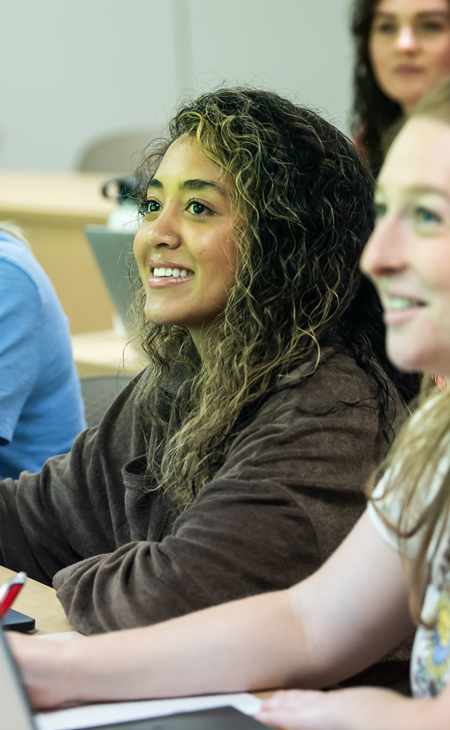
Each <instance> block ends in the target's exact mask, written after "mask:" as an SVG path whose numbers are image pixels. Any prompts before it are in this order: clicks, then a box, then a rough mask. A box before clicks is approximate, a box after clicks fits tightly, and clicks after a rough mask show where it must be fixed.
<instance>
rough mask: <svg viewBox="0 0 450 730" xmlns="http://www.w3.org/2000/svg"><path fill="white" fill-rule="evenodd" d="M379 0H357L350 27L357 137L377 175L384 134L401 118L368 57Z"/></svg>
mask: <svg viewBox="0 0 450 730" xmlns="http://www.w3.org/2000/svg"><path fill="white" fill-rule="evenodd" d="M378 3H379V0H355V2H354V4H353V10H352V20H351V30H352V33H353V37H354V39H355V56H356V58H355V65H354V71H353V119H352V134H353V138H354V140H355V141H356V142H357V144H358V146H359V147H360V149H361V150H362V151H364V154H365V155H366V156H367V160H368V162H369V164H370V166H371V169H372V172H373V174H374V175H375V176H377V175H378V173H379V171H380V168H381V165H382V164H383V159H384V154H385V152H384V150H385V136H386V135H387V134H388V132H389V130H390V129H391V128H392V127H393V126H394V125H396V123H399V122H401V120H402V116H403V115H402V110H401V107H400V104H397V102H396V101H393V100H392V99H390V98H389V97H388V96H386V94H385V93H384V92H383V91H382V90H381V89H380V87H379V86H378V83H377V81H376V80H375V76H374V73H373V69H372V64H371V62H370V57H369V36H370V29H371V26H372V19H373V12H374V10H375V8H376V6H377V5H378Z"/></svg>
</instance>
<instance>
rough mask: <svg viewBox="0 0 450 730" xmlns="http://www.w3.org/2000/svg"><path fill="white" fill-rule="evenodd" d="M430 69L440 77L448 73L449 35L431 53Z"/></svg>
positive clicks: (449, 72) (449, 67) (449, 69)
mask: <svg viewBox="0 0 450 730" xmlns="http://www.w3.org/2000/svg"><path fill="white" fill-rule="evenodd" d="M432 58H433V61H432V70H433V71H434V72H435V74H436V76H437V77H438V78H439V79H440V78H442V77H444V76H448V75H449V74H450V37H449V38H448V39H447V40H446V42H445V43H442V44H441V45H440V46H439V48H436V49H435V50H434V53H433V54H432Z"/></svg>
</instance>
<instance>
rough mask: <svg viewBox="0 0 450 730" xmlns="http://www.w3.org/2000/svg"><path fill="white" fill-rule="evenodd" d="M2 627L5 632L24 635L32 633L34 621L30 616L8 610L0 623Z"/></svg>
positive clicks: (34, 625)
mask: <svg viewBox="0 0 450 730" xmlns="http://www.w3.org/2000/svg"><path fill="white" fill-rule="evenodd" d="M2 626H3V628H4V629H5V631H21V632H22V633H26V632H27V631H34V629H35V628H36V621H35V620H34V618H31V616H27V615H26V614H25V613H20V611H15V610H14V609H13V608H10V609H9V611H8V613H7V614H6V616H5V617H4V619H3V621H2Z"/></svg>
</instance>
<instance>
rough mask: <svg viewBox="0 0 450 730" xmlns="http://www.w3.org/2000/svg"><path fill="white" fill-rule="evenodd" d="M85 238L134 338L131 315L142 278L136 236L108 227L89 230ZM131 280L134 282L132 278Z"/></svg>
mask: <svg viewBox="0 0 450 730" xmlns="http://www.w3.org/2000/svg"><path fill="white" fill-rule="evenodd" d="M84 234H85V236H86V238H87V240H88V243H89V245H90V247H91V250H92V253H93V254H94V256H95V259H96V261H97V264H98V267H99V269H100V272H101V274H102V276H103V280H104V282H105V284H106V288H107V289H108V292H109V295H110V297H111V299H112V301H113V304H114V307H115V309H116V311H117V314H118V315H119V317H120V319H121V320H122V323H123V325H124V327H125V330H126V332H127V334H128V335H129V336H132V335H133V334H134V323H133V317H132V314H131V312H130V307H131V302H132V300H133V294H134V292H133V286H132V280H133V279H134V280H137V279H138V277H139V274H138V269H137V265H136V262H135V260H134V256H133V239H134V233H123V232H119V231H111V230H110V229H109V228H107V227H106V226H94V225H91V226H85V228H84ZM130 276H131V278H130Z"/></svg>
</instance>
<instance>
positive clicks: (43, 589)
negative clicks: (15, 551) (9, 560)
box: [0, 566, 73, 636]
mask: <svg viewBox="0 0 450 730" xmlns="http://www.w3.org/2000/svg"><path fill="white" fill-rule="evenodd" d="M16 575H17V573H15V572H14V571H13V570H8V568H3V567H2V566H0V585H2V584H3V583H5V582H6V581H7V580H10V578H13V577H14V576H16ZM13 608H15V609H16V610H17V611H21V612H22V613H26V614H27V615H28V616H32V618H34V619H36V632H35V634H34V636H36V635H37V634H60V633H62V632H65V631H73V628H72V626H71V625H70V624H69V622H68V620H67V618H66V614H65V613H64V611H63V607H62V606H61V604H60V602H59V601H58V599H57V598H56V591H54V590H53V588H49V586H44V585H43V584H42V583H38V582H37V581H35V580H31V578H27V582H26V583H25V585H24V587H23V588H22V590H21V591H20V593H19V595H18V596H17V598H16V600H15V601H14V606H13Z"/></svg>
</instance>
